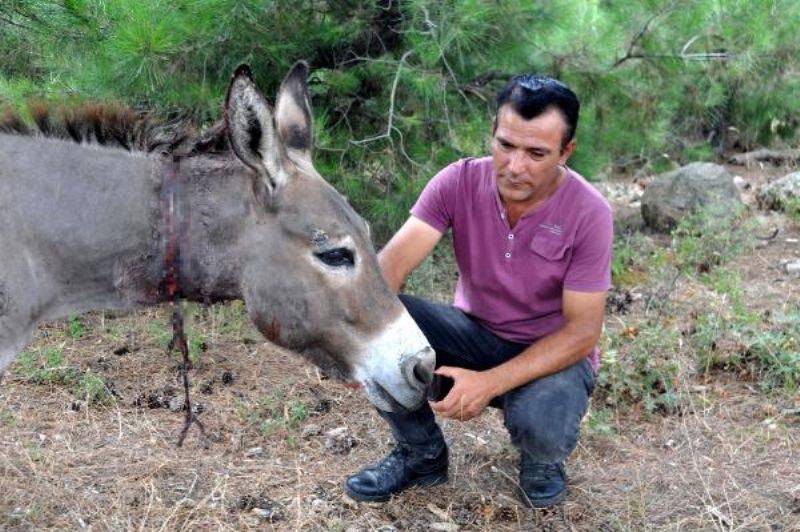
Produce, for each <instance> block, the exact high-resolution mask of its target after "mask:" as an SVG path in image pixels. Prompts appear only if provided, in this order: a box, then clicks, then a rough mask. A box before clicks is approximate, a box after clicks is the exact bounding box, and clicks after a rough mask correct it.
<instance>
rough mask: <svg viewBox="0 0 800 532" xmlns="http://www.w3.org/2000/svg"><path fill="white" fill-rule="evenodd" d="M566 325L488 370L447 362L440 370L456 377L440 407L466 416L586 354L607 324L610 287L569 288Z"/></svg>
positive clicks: (440, 411) (435, 406) (447, 413)
mask: <svg viewBox="0 0 800 532" xmlns="http://www.w3.org/2000/svg"><path fill="white" fill-rule="evenodd" d="M563 301H564V303H563V312H564V319H565V323H564V325H563V326H562V327H561V328H560V329H559V330H557V331H555V332H554V333H552V334H550V335H548V336H545V337H542V338H540V339H539V340H538V341H536V343H534V344H532V345H530V346H529V347H528V348H527V349H525V350H524V351H522V352H521V353H520V354H518V355H517V356H515V357H514V358H512V359H511V360H509V361H507V362H504V363H503V364H500V365H499V366H495V367H494V368H491V369H488V370H486V371H471V370H467V369H463V368H452V367H446V366H443V367H441V368H439V369H438V370H436V373H438V374H440V375H445V376H448V377H451V378H453V379H454V380H455V384H454V385H453V388H452V389H451V390H450V393H449V394H448V395H447V397H445V398H444V399H443V400H441V401H439V402H437V403H431V408H433V410H434V412H436V413H437V414H439V415H441V416H443V417H450V418H454V419H460V420H462V421H466V420H467V419H470V418H472V417H475V416H477V415H478V414H480V413H481V412H482V411H483V409H484V408H486V405H488V404H489V401H491V400H492V399H493V398H494V397H497V396H499V395H502V394H504V393H506V392H508V391H510V390H513V389H514V388H517V387H518V386H522V385H523V384H526V383H528V382H531V381H533V380H535V379H539V378H541V377H544V376H546V375H550V374H552V373H555V372H557V371H560V370H562V369H564V368H566V367H569V366H571V365H572V364H575V363H576V362H578V361H579V360H580V359H582V358H584V357H586V355H588V354H589V352H590V351H591V350H592V348H593V347H594V346H595V345H596V344H597V341H598V340H599V339H600V334H601V332H602V330H603V316H604V313H605V301H606V292H575V291H572V290H564V295H563Z"/></svg>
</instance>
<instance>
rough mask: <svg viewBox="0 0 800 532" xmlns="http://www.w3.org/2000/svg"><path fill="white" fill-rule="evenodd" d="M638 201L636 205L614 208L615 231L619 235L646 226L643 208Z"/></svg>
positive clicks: (627, 233) (636, 230) (630, 232)
mask: <svg viewBox="0 0 800 532" xmlns="http://www.w3.org/2000/svg"><path fill="white" fill-rule="evenodd" d="M636 203H637V206H636V207H634V206H627V207H626V206H622V207H617V208H616V209H615V210H614V233H615V234H616V235H617V236H620V235H630V234H633V233H635V232H638V231H640V230H641V229H642V227H643V226H644V219H642V210H641V208H640V207H639V206H638V202H636Z"/></svg>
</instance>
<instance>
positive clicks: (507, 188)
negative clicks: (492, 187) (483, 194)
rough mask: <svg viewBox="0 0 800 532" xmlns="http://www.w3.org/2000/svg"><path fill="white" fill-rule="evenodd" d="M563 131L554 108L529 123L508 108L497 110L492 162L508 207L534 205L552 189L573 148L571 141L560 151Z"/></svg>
mask: <svg viewBox="0 0 800 532" xmlns="http://www.w3.org/2000/svg"><path fill="white" fill-rule="evenodd" d="M566 129H567V124H566V122H565V120H564V117H563V115H562V114H561V112H559V111H558V109H556V108H550V109H548V110H546V111H545V112H544V113H542V114H540V115H539V116H536V117H534V118H532V119H530V120H525V119H524V118H522V117H521V116H520V115H519V114H517V113H516V111H514V109H513V108H512V107H511V106H510V105H504V106H503V107H501V108H500V110H499V111H498V113H497V118H496V127H495V130H494V135H493V136H492V162H493V164H494V170H495V173H496V175H497V188H498V190H499V192H500V197H501V198H502V199H503V201H504V202H505V203H506V204H507V205H509V204H525V203H528V202H530V203H533V202H536V201H538V200H541V199H543V198H544V197H546V196H547V195H548V194H549V193H550V192H551V191H552V190H553V189H554V188H555V186H556V184H557V183H558V178H559V174H560V171H559V166H560V165H563V164H565V163H566V162H567V159H568V158H569V156H570V155H571V154H572V150H573V149H574V148H575V141H574V140H571V141H570V142H569V144H567V146H566V147H565V148H562V139H563V137H564V133H565V132H566Z"/></svg>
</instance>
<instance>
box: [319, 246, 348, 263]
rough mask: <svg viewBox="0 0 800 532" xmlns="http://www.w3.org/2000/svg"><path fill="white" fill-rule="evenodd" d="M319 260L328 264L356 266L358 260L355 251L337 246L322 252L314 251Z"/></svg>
mask: <svg viewBox="0 0 800 532" xmlns="http://www.w3.org/2000/svg"><path fill="white" fill-rule="evenodd" d="M314 255H316V256H317V257H318V258H319V260H321V261H322V262H324V263H325V264H327V265H328V266H335V267H339V266H354V265H355V263H356V261H355V257H354V256H353V252H352V251H350V250H349V249H347V248H336V249H331V250H329V251H323V252H322V253H314Z"/></svg>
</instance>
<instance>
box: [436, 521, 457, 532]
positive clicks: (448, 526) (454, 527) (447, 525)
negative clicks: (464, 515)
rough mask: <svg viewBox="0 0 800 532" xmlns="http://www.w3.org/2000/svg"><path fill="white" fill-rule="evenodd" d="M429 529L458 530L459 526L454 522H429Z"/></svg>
mask: <svg viewBox="0 0 800 532" xmlns="http://www.w3.org/2000/svg"><path fill="white" fill-rule="evenodd" d="M431 530H441V531H443V532H458V530H459V527H458V525H457V524H455V523H431Z"/></svg>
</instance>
